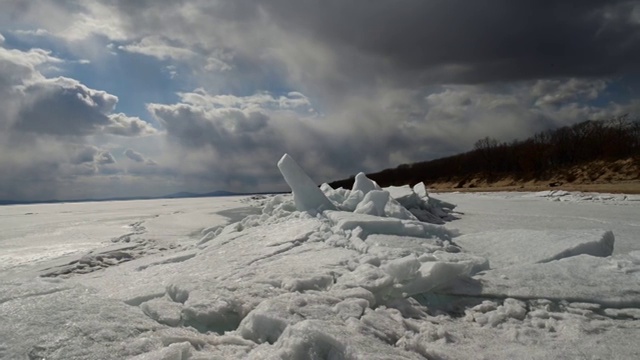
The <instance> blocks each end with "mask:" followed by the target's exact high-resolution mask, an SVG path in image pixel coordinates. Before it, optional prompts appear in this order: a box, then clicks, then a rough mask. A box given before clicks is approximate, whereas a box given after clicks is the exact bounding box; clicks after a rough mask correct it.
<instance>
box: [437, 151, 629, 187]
mask: <svg viewBox="0 0 640 360" xmlns="http://www.w3.org/2000/svg"><path fill="white" fill-rule="evenodd" d="M427 186H428V187H429V188H430V189H433V190H435V191H463V192H467V191H473V192H476V191H541V190H548V189H559V188H560V189H563V190H567V191H585V192H606V193H625V194H640V161H638V159H633V158H629V159H625V160H617V161H603V160H596V161H593V162H589V163H586V164H581V165H575V166H571V167H568V168H566V169H561V170H559V171H557V172H556V173H555V174H553V175H549V176H546V177H544V178H541V179H526V180H525V179H516V178H514V177H513V176H508V175H507V176H504V177H501V178H496V179H493V180H489V179H488V178H487V176H486V175H482V174H477V175H475V176H471V177H467V178H465V179H456V180H453V181H451V180H450V181H434V182H430V183H427Z"/></svg>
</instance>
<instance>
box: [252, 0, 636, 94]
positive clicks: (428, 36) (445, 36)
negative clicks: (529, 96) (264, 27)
mask: <svg viewBox="0 0 640 360" xmlns="http://www.w3.org/2000/svg"><path fill="white" fill-rule="evenodd" d="M245 2H246V1H245ZM259 3H260V4H261V6H264V8H265V9H267V11H268V12H269V14H271V16H273V17H274V18H276V19H277V21H278V22H279V23H280V24H281V25H282V26H283V27H285V28H288V29H290V30H291V31H303V32H305V33H306V34H307V35H308V36H310V37H314V38H320V39H322V41H324V42H327V43H329V44H343V45H347V46H351V47H355V48H357V49H360V50H361V51H363V52H366V53H369V54H372V55H376V56H379V57H381V58H382V59H384V60H387V61H390V62H391V63H393V64H394V65H395V66H396V67H397V68H402V69H411V70H414V71H428V70H430V69H438V68H440V67H443V66H447V65H451V66H454V65H455V66H458V67H460V68H459V69H457V70H455V69H454V70H452V73H451V74H450V75H451V76H452V77H453V78H452V79H451V80H455V81H461V82H468V81H471V82H476V81H492V80H505V79H507V80H512V79H530V78H539V77H552V76H583V75H586V76H605V75H612V74H618V73H624V72H625V71H631V70H638V69H639V68H640V26H639V25H640V18H638V11H639V8H638V3H639V2H638V1H616V0H607V1H603V0H572V1H546V0H542V1H541V0H519V1H514V0H487V1H467V0H447V1H440V0H437V1H424V0H400V1H384V0H381V1H370V0H355V1H339V0H328V1H311V0H308V1H305V0H303V1H286V0H270V1H260V2H259ZM634 7H635V10H634ZM634 11H635V12H634ZM444 75H445V74H443V78H444V77H445V76H444ZM444 80H446V79H444Z"/></svg>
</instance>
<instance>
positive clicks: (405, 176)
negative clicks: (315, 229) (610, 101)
mask: <svg viewBox="0 0 640 360" xmlns="http://www.w3.org/2000/svg"><path fill="white" fill-rule="evenodd" d="M638 169H640V120H639V119H635V118H631V117H630V116H628V115H625V116H621V117H618V118H615V119H610V120H604V121H602V120H600V121H593V120H589V121H584V122H581V123H578V124H575V125H573V126H566V127H562V128H559V129H554V130H548V131H544V132H540V133H538V134H535V135H534V136H532V137H531V138H528V139H526V140H514V141H512V142H511V143H506V142H503V143H501V142H498V141H497V140H495V139H492V138H489V137H487V138H484V139H480V140H478V141H477V142H476V143H475V146H474V149H473V150H471V151H469V152H466V153H462V154H458V155H454V156H450V157H445V158H441V159H436V160H431V161H424V162H418V163H414V164H403V165H400V166H398V167H397V168H394V169H387V170H383V171H380V172H377V173H373V174H368V175H367V176H369V177H370V178H371V179H373V180H375V181H377V182H378V184H380V185H381V186H390V185H405V184H410V185H413V184H416V183H418V182H424V183H425V184H427V185H429V184H432V183H454V184H455V185H454V186H453V187H456V188H463V187H473V186H474V184H473V182H474V181H475V182H478V181H481V182H483V183H484V184H491V183H495V182H498V181H500V180H503V179H505V178H508V179H510V180H512V181H519V182H526V181H532V180H535V181H558V180H560V181H561V182H573V181H576V180H580V181H582V182H583V183H584V182H585V181H586V182H588V181H596V180H602V181H607V178H606V177H607V176H609V177H610V178H611V179H613V177H611V176H610V175H611V174H616V175H621V176H622V178H624V179H640V172H639V171H638ZM607 174H608V175H607ZM603 176H604V177H605V178H602V177H603ZM578 178H580V179H578ZM616 178H620V176H618V177H616ZM611 179H610V180H611ZM352 183H353V177H351V178H349V179H345V180H340V181H336V182H333V183H331V184H330V185H331V186H333V187H334V188H335V187H345V188H350V187H351V184H352ZM551 185H552V186H553V185H554V184H553V183H551Z"/></svg>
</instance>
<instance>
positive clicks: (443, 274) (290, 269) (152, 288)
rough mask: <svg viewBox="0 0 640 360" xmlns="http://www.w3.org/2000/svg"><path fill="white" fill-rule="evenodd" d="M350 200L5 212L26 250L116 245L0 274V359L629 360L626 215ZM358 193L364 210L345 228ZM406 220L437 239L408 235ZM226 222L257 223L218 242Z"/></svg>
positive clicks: (419, 199)
mask: <svg viewBox="0 0 640 360" xmlns="http://www.w3.org/2000/svg"><path fill="white" fill-rule="evenodd" d="M301 172H303V171H302V170H300V173H301ZM300 173H299V174H298V175H300ZM359 184H360V185H358V187H360V188H361V190H357V191H352V190H348V189H331V188H330V187H328V186H322V187H321V191H322V193H323V194H324V195H323V196H326V198H327V199H328V201H331V202H332V204H333V205H334V206H335V207H336V208H337V209H340V210H339V211H316V209H310V211H298V208H297V207H296V204H295V202H294V200H293V199H292V198H291V196H288V195H277V196H257V197H253V198H238V199H236V200H233V201H231V202H226V203H225V201H227V199H189V200H171V203H165V202H142V203H140V204H137V205H136V204H133V203H130V202H121V203H113V204H107V205H102V206H105V208H109V209H110V210H109V211H108V212H107V213H103V212H101V211H100V209H103V208H101V207H97V208H96V210H95V212H94V213H91V209H92V206H91V205H84V206H85V207H84V208H83V209H84V210H83V211H84V212H85V214H81V213H76V214H77V216H76V218H77V219H78V220H79V221H84V222H81V223H79V224H76V225H73V224H71V223H69V222H66V223H65V221H70V220H68V219H67V220H65V219H63V218H59V219H58V220H61V223H60V224H59V225H56V223H55V220H56V219H55V216H56V215H51V216H45V217H42V218H40V219H39V220H38V218H33V219H37V220H38V221H41V223H39V222H38V221H35V222H33V223H32V227H31V229H32V230H34V231H33V232H29V229H30V228H29V225H28V223H27V222H22V223H21V222H20V221H17V220H16V219H21V217H24V216H30V215H24V213H22V211H23V210H21V209H20V208H18V211H17V212H15V211H14V210H15V209H16V208H13V207H8V208H3V209H0V210H2V211H5V214H9V216H12V217H13V218H12V219H13V221H16V224H18V225H20V226H22V230H20V227H19V226H18V227H17V232H16V231H14V232H13V234H14V235H16V234H18V235H19V234H25V239H27V240H26V241H25V244H23V248H29V246H30V245H33V244H35V245H38V244H41V245H42V244H44V245H45V246H56V245H60V243H61V242H62V241H63V238H53V239H49V240H43V237H38V236H39V235H38V234H44V233H45V231H46V229H47V227H51V228H52V229H53V230H55V229H59V231H61V232H65V231H68V232H67V234H75V233H74V231H82V230H83V229H89V228H91V226H90V224H91V222H92V221H93V222H94V224H96V225H97V228H98V230H97V233H98V234H103V235H104V234H105V233H107V230H106V228H105V227H101V226H102V225H100V224H103V225H104V224H106V223H109V222H112V225H115V226H116V228H117V229H111V228H110V227H109V229H110V230H109V231H112V232H113V234H114V235H112V236H111V233H109V235H110V237H107V238H106V239H105V238H104V237H95V238H93V237H91V239H90V240H89V241H88V242H89V243H91V245H90V246H87V248H82V246H81V245H79V247H80V248H81V251H78V249H74V251H77V253H74V254H71V255H69V256H67V257H65V258H63V259H57V260H55V261H53V260H47V261H42V262H39V263H37V264H32V265H24V266H19V267H15V266H14V267H12V268H11V269H9V270H7V269H5V270H3V271H2V272H0V319H2V321H1V322H0V358H3V359H4V358H7V359H14V358H18V359H19V358H35V359H42V358H47V359H67V358H78V359H94V358H100V359H121V358H133V359H138V360H142V359H161V360H173V359H190V360H194V359H240V358H252V359H269V358H270V359H297V358H311V359H314V358H317V359H324V358H333V359H388V358H394V359H395V358H398V359H402V358H406V359H422V358H428V359H469V358H486V359H489V358H490V359H514V358H531V359H548V358H570V359H571V358H587V357H591V358H621V359H627V358H629V359H631V358H637V357H638V355H639V354H638V353H639V350H638V348H637V345H636V343H637V339H638V337H640V325H639V323H638V321H637V317H638V316H639V315H638V314H640V301H639V299H640V289H639V288H638V286H639V285H638V284H640V279H638V274H640V252H629V251H627V252H625V253H619V252H620V250H619V249H614V254H615V255H614V256H611V257H607V255H608V254H609V253H610V252H611V245H612V238H611V237H610V236H609V235H608V234H609V233H607V232H606V230H609V229H610V230H612V231H613V233H614V234H615V237H616V244H615V245H616V247H618V245H619V243H620V242H622V243H623V244H624V245H625V246H626V249H630V248H633V247H634V246H637V245H636V241H637V239H638V238H637V235H635V234H637V231H636V230H637V219H638V218H637V214H638V212H637V210H638V208H637V206H636V205H634V204H635V203H633V202H629V201H626V200H625V201H626V203H627V204H626V205H624V206H619V205H618V202H619V201H618V200H611V201H609V202H606V203H600V202H588V201H564V202H561V201H547V199H546V198H543V197H539V196H527V194H480V195H459V194H446V195H442V200H436V199H435V198H433V197H431V196H430V195H429V194H427V192H426V190H425V189H420V187H417V188H416V189H410V188H408V187H405V188H402V189H391V191H390V193H389V195H384V194H385V193H383V192H380V190H378V189H376V188H375V186H374V185H372V183H370V182H368V181H367V179H366V178H362V177H360V182H359ZM372 186H373V188H371V187H372ZM365 191H366V192H367V193H368V194H374V195H370V196H369V199H368V200H367V201H368V202H371V203H372V205H373V206H372V208H371V209H373V210H375V211H372V212H370V211H365V212H366V214H358V213H353V210H355V209H357V208H358V206H360V204H361V202H363V201H364V200H365V198H366V195H365ZM378 196H382V197H386V196H388V201H387V202H386V205H385V207H384V208H383V210H384V211H381V208H382V206H380V205H381V203H382V201H379V200H376V199H375V198H376V197H378ZM438 197H440V195H438ZM218 200H220V201H221V202H220V203H216V201H218ZM392 200H393V201H394V202H393V203H394V204H395V205H394V206H400V208H396V209H395V210H393V209H391V210H390V208H388V207H387V205H389V204H390V203H392ZM200 201H201V202H200ZM451 203H458V205H459V206H458V207H457V208H456V209H458V210H459V211H460V212H459V213H457V214H454V213H452V212H451V210H452V209H453V207H454V205H453V204H451ZM68 205H74V204H68ZM161 205H167V206H161ZM247 206H252V208H253V209H255V210H258V211H249V210H247V209H249V208H245V207H247ZM362 207H364V205H362V206H361V208H362ZM409 208H411V209H414V210H416V209H418V210H421V211H426V212H427V214H430V215H429V216H428V219H429V220H434V221H436V220H437V221H440V222H443V223H445V222H446V224H445V225H436V224H433V223H425V222H421V221H419V220H415V219H411V220H408V219H406V218H405V217H404V215H403V214H402V211H401V210H402V209H404V210H406V211H410V209H409ZM43 209H45V210H46V206H44V208H43ZM68 209H73V206H70V207H69V208H68ZM68 209H67V208H65V206H64V205H60V207H58V208H56V211H55V212H53V213H56V212H58V211H60V212H62V211H70V210H68ZM223 209H227V211H224V212H222V213H221V214H226V215H228V216H230V217H238V216H240V215H241V214H245V215H248V214H250V213H252V214H253V215H249V216H247V217H245V218H244V219H242V220H241V221H238V222H234V223H232V224H229V225H225V224H224V222H225V221H226V220H225V217H223V216H219V215H215V213H216V212H219V211H221V210H223ZM398 209H400V210H398ZM30 210H31V211H33V212H39V211H44V210H40V209H39V208H38V206H34V207H33V208H31V209H30ZM165 210H166V211H165ZM320 210H322V209H320ZM12 212H13V213H12ZM53 213H51V214H53ZM372 213H375V215H374V214H372ZM376 215H377V216H376ZM451 215H455V216H456V217H459V219H458V220H454V219H453V218H448V216H451ZM425 216H426V215H425ZM431 216H433V217H431ZM7 219H9V218H7ZM7 219H5V220H0V221H6V220H7ZM47 219H49V220H47ZM21 220H24V219H21ZM9 223H10V222H5V223H4V225H8V224H9ZM74 226H75V227H74ZM123 226H124V227H123ZM454 228H460V229H461V230H460V232H461V236H458V235H459V233H458V231H455V230H454ZM11 231H13V230H11ZM9 232H10V231H9ZM9 232H7V233H9ZM29 234H31V236H33V237H32V239H33V244H28V243H29V240H28V239H29V237H28V236H27V235H29ZM87 234H89V233H87ZM619 234H621V235H619ZM16 237H17V236H13V237H11V236H9V237H3V238H2V239H3V241H4V242H0V247H1V246H4V245H7V247H9V244H10V243H11V241H15V239H16ZM12 239H13V240H12ZM112 239H113V241H112ZM7 240H8V241H9V242H6V241H7ZM47 241H49V242H47ZM80 243H81V242H80V241H79V242H76V244H80ZM105 245H106V246H105ZM616 251H618V253H617V254H616ZM38 252H39V251H35V250H34V253H35V254H37V253H38ZM26 253H27V254H28V253H29V251H26ZM125 254H126V255H125ZM585 254H592V255H598V257H595V256H590V255H585ZM490 264H491V266H492V267H493V268H494V269H489V265H490ZM497 265H500V267H499V268H496V267H497ZM502 266H505V267H502ZM26 269H28V270H29V271H26ZM34 272H38V273H39V274H40V275H42V276H46V277H36V276H34ZM587 355H588V356H587Z"/></svg>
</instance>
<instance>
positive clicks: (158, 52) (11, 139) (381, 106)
mask: <svg viewBox="0 0 640 360" xmlns="http://www.w3.org/2000/svg"><path fill="white" fill-rule="evenodd" d="M638 70H640V1H628V0H625V1H616V0H606V1H604V0H565V1H552V0H549V1H547V0H486V1H471V0H467V1H462V0H395V1H390V0H348V1H347V0H260V1H257V0H180V1H175V0H171V1H169V0H140V1H131V0H94V1H90V0H2V1H0V199H19V200H38V199H52V198H58V199H74V198H88V197H93V198H96V197H111V196H148V195H162V194H167V193H171V192H175V191H183V190H184V191H194V192H206V191H213V190H217V189H225V190H231V191H270V190H284V189H285V186H284V183H283V182H282V180H281V178H280V176H279V174H278V172H277V169H276V167H275V163H276V161H277V160H278V159H279V157H280V156H281V155H282V154H283V153H284V152H288V153H289V154H291V155H292V156H293V157H294V158H295V159H297V161H298V162H299V163H300V164H301V165H302V166H303V167H304V168H306V169H307V170H309V172H310V173H311V175H312V177H313V178H314V179H315V180H316V181H318V182H323V181H330V180H335V179H338V178H343V177H346V176H348V175H352V174H354V173H356V172H357V171H360V170H364V171H373V170H381V169H383V168H386V167H391V166H397V165H399V164H402V163H407V162H413V161H420V160H428V159H433V158H437V157H441V156H445V155H450V154H453V153H457V152H460V151H466V150H469V149H471V147H472V146H473V143H474V142H475V141H476V140H477V139H479V138H482V137H485V136H492V137H495V138H497V139H500V140H512V139H515V138H524V137H527V136H529V135H531V134H532V133H534V132H536V131H540V130H543V129H547V128H553V127H558V126H562V125H567V124H572V123H575V122H579V121H584V120H587V119H601V118H607V117H611V116H615V115H618V114H622V113H632V114H637V113H638V110H640V100H639V97H638V95H639V94H638V91H640V86H639V85H640V78H639V76H638Z"/></svg>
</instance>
